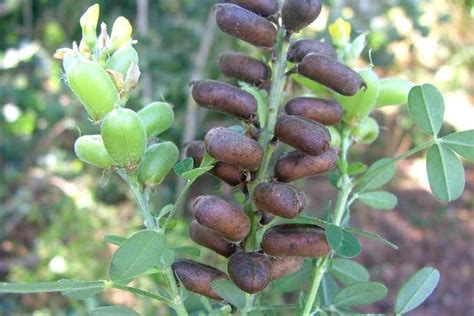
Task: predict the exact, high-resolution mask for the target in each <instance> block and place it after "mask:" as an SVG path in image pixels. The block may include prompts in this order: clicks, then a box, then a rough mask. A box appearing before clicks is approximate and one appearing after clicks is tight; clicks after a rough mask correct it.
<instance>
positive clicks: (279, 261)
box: [270, 257, 304, 280]
mask: <svg viewBox="0 0 474 316" xmlns="http://www.w3.org/2000/svg"><path fill="white" fill-rule="evenodd" d="M270 260H271V262H272V280H276V279H279V278H282V277H284V276H285V275H288V274H293V273H295V272H297V271H299V270H300V269H301V267H302V266H303V263H304V259H303V258H302V257H281V258H271V259H270Z"/></svg>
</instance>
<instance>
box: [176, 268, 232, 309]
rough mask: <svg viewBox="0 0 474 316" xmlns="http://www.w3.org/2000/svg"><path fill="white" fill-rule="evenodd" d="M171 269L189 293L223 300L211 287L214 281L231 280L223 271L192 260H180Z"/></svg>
mask: <svg viewBox="0 0 474 316" xmlns="http://www.w3.org/2000/svg"><path fill="white" fill-rule="evenodd" d="M171 267H172V269H173V272H174V275H175V276H176V278H178V279H179V280H180V281H181V283H182V284H183V285H184V287H185V288H186V289H188V290H189V291H191V292H194V293H198V294H201V295H204V296H207V297H210V298H213V299H216V300H222V298H221V297H220V296H219V295H218V294H217V293H216V292H214V290H213V289H212V287H211V283H212V281H215V280H222V279H228V278H229V277H228V276H227V275H226V274H225V273H224V272H222V271H221V270H218V269H216V268H213V267H210V266H207V265H205V264H202V263H198V262H195V261H192V260H178V261H176V262H174V263H173V265H172V266H171Z"/></svg>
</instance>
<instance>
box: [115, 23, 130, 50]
mask: <svg viewBox="0 0 474 316" xmlns="http://www.w3.org/2000/svg"><path fill="white" fill-rule="evenodd" d="M131 39H132V25H131V24H130V22H129V21H128V20H127V19H126V18H124V17H123V16H119V17H118V18H117V19H116V20H115V22H114V25H113V26H112V33H111V35H110V40H111V47H110V49H111V50H116V49H118V48H120V47H121V46H123V45H124V44H126V43H128V42H130V41H131Z"/></svg>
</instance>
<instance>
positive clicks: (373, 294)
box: [333, 282, 388, 307]
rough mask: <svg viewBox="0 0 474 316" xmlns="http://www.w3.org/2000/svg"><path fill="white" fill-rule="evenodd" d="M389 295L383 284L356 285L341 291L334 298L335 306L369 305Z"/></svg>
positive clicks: (367, 283)
mask: <svg viewBox="0 0 474 316" xmlns="http://www.w3.org/2000/svg"><path fill="white" fill-rule="evenodd" d="M387 293H388V291H387V288H386V287H385V285H383V284H382V283H378V282H363V283H354V284H351V285H349V286H348V287H345V288H343V289H342V290H340V291H339V292H338V293H337V294H336V296H334V301H333V304H334V306H337V307H349V306H362V305H368V304H372V303H375V302H377V301H380V300H382V299H384V298H385V296H387Z"/></svg>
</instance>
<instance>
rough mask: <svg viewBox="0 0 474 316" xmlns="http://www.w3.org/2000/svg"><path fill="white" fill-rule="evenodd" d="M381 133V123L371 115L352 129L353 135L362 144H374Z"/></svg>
mask: <svg viewBox="0 0 474 316" xmlns="http://www.w3.org/2000/svg"><path fill="white" fill-rule="evenodd" d="M379 133H380V128H379V124H378V123H377V121H376V120H374V119H373V118H371V117H370V116H368V117H366V118H365V119H363V120H362V121H360V122H359V123H358V124H357V126H356V127H355V128H354V129H353V130H352V135H354V137H355V138H356V139H357V140H358V141H359V142H361V143H362V144H372V143H373V142H375V141H376V140H377V138H378V137H379Z"/></svg>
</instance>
